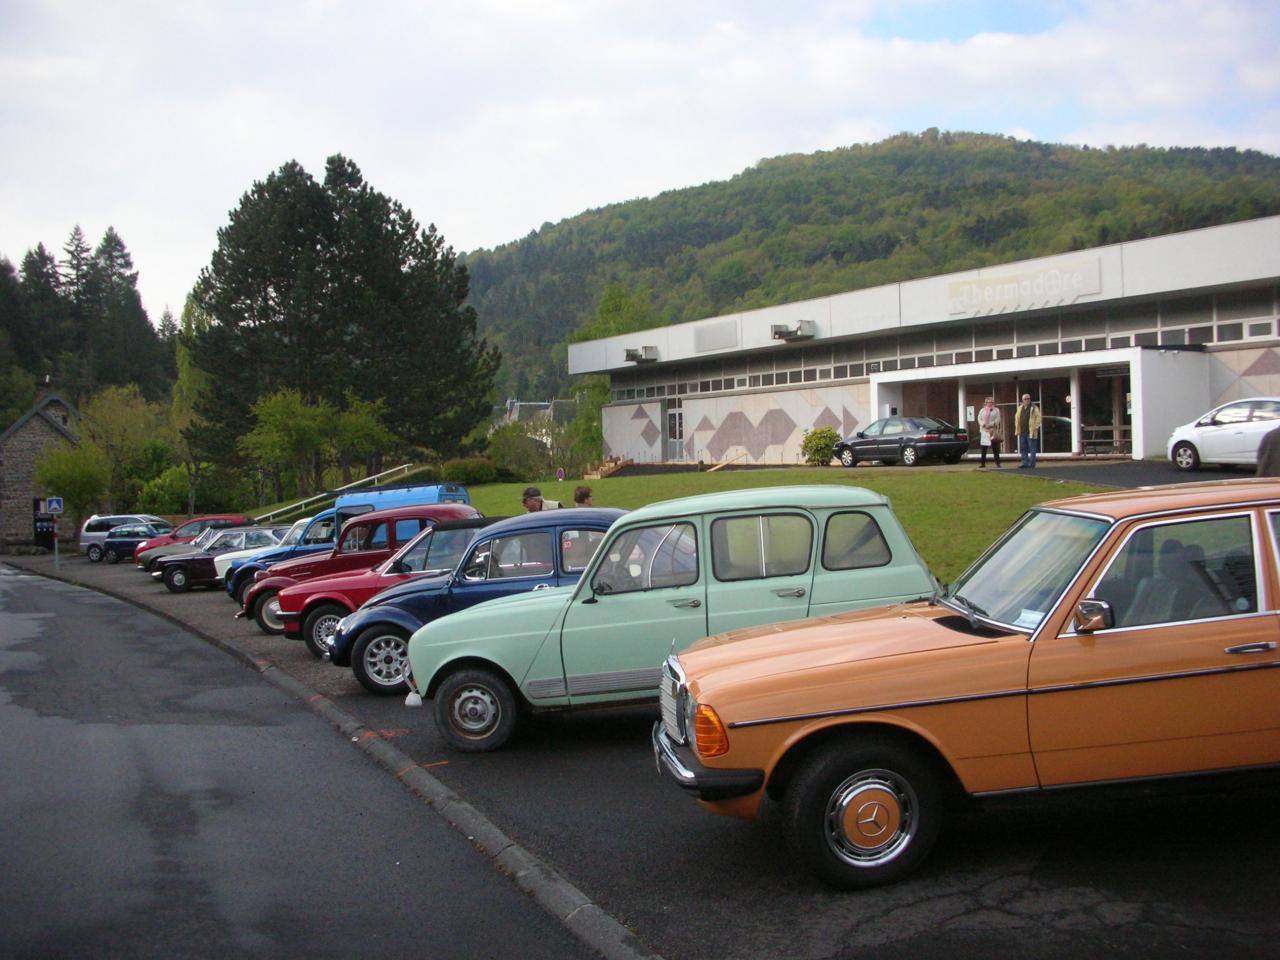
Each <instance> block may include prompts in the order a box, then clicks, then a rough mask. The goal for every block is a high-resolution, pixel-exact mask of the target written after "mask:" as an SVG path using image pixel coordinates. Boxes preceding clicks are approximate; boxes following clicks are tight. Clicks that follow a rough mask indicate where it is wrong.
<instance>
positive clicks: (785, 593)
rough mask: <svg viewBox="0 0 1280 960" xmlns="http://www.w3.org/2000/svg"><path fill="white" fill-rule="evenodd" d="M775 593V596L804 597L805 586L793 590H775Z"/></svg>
mask: <svg viewBox="0 0 1280 960" xmlns="http://www.w3.org/2000/svg"><path fill="white" fill-rule="evenodd" d="M773 595H774V596H775V597H803V596H804V587H795V588H794V589H791V590H775V591H773Z"/></svg>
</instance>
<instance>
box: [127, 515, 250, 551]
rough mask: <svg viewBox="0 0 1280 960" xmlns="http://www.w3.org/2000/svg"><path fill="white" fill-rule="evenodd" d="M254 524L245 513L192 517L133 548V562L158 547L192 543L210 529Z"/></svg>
mask: <svg viewBox="0 0 1280 960" xmlns="http://www.w3.org/2000/svg"><path fill="white" fill-rule="evenodd" d="M253 522H254V521H253V518H252V517H246V516H245V515H244V514H243V513H212V514H209V515H208V516H205V517H192V518H191V519H190V520H188V521H187V522H186V523H180V524H178V525H177V526H176V527H174V528H173V529H172V530H170V531H169V532H168V533H162V534H160V535H159V536H156V537H151V538H150V539H148V540H143V541H142V542H141V543H139V544H138V545H137V546H136V547H134V548H133V562H134V563H137V562H138V559H139V558H140V557H141V556H142V555H143V554H144V553H145V552H146V551H148V550H154V549H155V548H156V547H167V546H168V545H169V544H171V543H190V542H191V541H192V540H194V539H195V538H196V537H198V536H200V534H202V533H204V532H205V531H206V530H208V529H209V528H210V527H213V528H215V529H218V530H220V529H222V528H223V527H251V526H253Z"/></svg>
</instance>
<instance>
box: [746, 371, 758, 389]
mask: <svg viewBox="0 0 1280 960" xmlns="http://www.w3.org/2000/svg"><path fill="white" fill-rule="evenodd" d="M747 379H748V381H749V382H750V384H751V386H753V387H758V386H760V374H758V373H753V374H752V375H751V376H750V377H748V378H747Z"/></svg>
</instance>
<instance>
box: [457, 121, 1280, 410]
mask: <svg viewBox="0 0 1280 960" xmlns="http://www.w3.org/2000/svg"><path fill="white" fill-rule="evenodd" d="M1276 213H1280V158H1277V157H1272V156H1269V155H1267V154H1263V153H1259V152H1256V151H1240V150H1235V149H1202V148H1188V149H1155V148H1149V147H1141V146H1140V147H1130V148H1123V149H1106V150H1095V149H1088V148H1081V147H1070V146H1063V145H1060V144H1044V143H1034V142H1026V141H1017V140H1012V139H1008V138H1004V137H998V136H989V135H984V134H966V133H939V132H937V131H936V130H929V131H926V132H924V133H923V134H920V135H918V136H916V135H908V134H902V135H899V136H896V137H893V138H890V139H888V140H885V141H883V142H881V143H877V144H870V145H860V146H853V147H849V148H845V149H839V150H832V151H829V152H823V153H817V154H812V155H809V156H798V155H796V156H785V157H777V158H774V159H771V160H764V161H761V162H760V163H759V164H757V165H756V166H754V167H751V168H749V169H747V170H745V171H743V172H742V173H741V174H739V175H738V176H736V177H734V178H733V179H731V180H729V181H727V182H723V183H708V184H704V185H702V186H699V187H691V188H689V189H684V190H673V191H669V192H667V193H663V194H661V195H659V196H657V197H654V198H652V199H648V200H633V201H629V202H627V203H619V204H614V205H611V206H608V207H603V208H601V209H598V210H590V211H588V212H586V213H583V214H581V215H579V216H576V217H573V218H572V219H569V220H564V221H562V222H560V223H558V224H554V225H544V226H543V227H542V228H541V229H540V230H537V231H535V232H533V233H531V234H530V235H529V236H527V237H525V238H524V239H523V240H520V241H517V242H514V243H510V244H506V245H504V246H501V247H498V248H496V249H494V250H481V251H477V252H474V253H472V254H470V255H468V256H467V257H466V258H465V263H466V266H467V268H468V269H469V270H470V272H471V301H470V302H471V303H472V304H473V305H474V306H475V307H476V309H477V311H478V313H479V317H480V329H481V332H482V334H483V335H484V336H486V337H487V338H488V339H489V341H490V343H493V344H495V345H497V346H498V347H500V348H501V351H502V355H503V358H504V364H503V370H502V373H501V376H500V378H499V384H500V387H501V388H502V389H503V390H504V391H505V392H506V394H507V395H508V396H511V395H516V396H520V397H525V398H542V397H546V396H551V395H559V394H562V393H563V392H564V390H565V388H566V385H567V380H568V377H567V373H566V371H565V362H564V356H565V347H564V344H565V343H567V342H568V341H569V340H571V339H574V338H576V337H582V336H589V335H592V334H599V333H607V332H617V327H616V326H613V327H603V328H602V327H596V328H594V329H593V328H592V326H591V324H592V323H593V321H594V320H595V317H596V310H597V305H598V304H599V302H600V300H601V297H602V295H603V293H604V291H605V290H606V289H607V288H609V287H610V285H615V289H616V285H621V286H622V287H625V288H630V291H631V292H632V295H633V298H639V299H640V300H641V301H644V300H646V299H647V301H648V304H649V305H650V306H651V308H652V309H651V310H644V309H641V310H639V311H632V316H637V315H638V316H639V317H640V318H641V319H639V320H637V321H634V322H635V323H638V324H652V325H662V324H669V323H680V322H683V321H687V320H696V319H698V318H700V317H707V316H715V315H717V314H721V313H725V312H731V311H734V310H741V309H750V308H755V307H762V306H769V305H772V304H776V303H783V302H789V301H794V300H803V299H806V298H809V297H815V296H824V295H827V294H832V293H838V292H841V291H846V290H854V289H858V288H862V287H869V286H875V285H877V284H882V283H890V282H893V281H898V280H906V279H911V278H914V277H923V276H930V275H933V274H938V273H945V272H948V271H952V270H961V269H966V268H970V267H975V266H981V265H984V264H990V263H1001V262H1005V261H1009V260H1018V259H1023V258H1027V257H1035V256H1044V255H1047V254H1053V253H1061V252H1063V251H1068V250H1073V249H1079V248H1082V247H1091V246H1096V245H1099V244H1106V243H1116V242H1119V241H1122V240H1132V239H1137V238H1141V237H1149V236H1156V235H1159V234H1163V233H1172V232H1176V231H1179V230H1190V229H1194V228H1197V227H1205V226H1210V225H1213V224H1218V223H1227V222H1231V221H1236V220H1245V219H1250V218H1253V217H1260V216H1266V215H1270V214H1276Z"/></svg>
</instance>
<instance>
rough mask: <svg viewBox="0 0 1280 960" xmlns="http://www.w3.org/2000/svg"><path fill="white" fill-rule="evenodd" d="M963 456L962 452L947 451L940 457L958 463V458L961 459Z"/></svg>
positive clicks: (948, 461)
mask: <svg viewBox="0 0 1280 960" xmlns="http://www.w3.org/2000/svg"><path fill="white" fill-rule="evenodd" d="M963 456H964V454H962V453H948V454H947V455H946V456H945V457H943V458H942V459H943V460H945V461H946V462H947V463H959V462H960V459H961V458H962V457H963Z"/></svg>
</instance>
